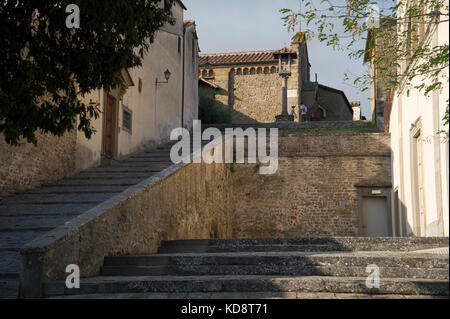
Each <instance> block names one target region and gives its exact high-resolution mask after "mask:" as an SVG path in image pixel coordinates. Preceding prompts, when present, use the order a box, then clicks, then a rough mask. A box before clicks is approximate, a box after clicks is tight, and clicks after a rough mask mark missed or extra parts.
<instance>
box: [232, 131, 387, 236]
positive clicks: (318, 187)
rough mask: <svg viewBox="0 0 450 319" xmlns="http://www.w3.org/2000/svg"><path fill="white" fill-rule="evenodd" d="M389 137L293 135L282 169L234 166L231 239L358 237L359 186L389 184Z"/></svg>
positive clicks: (284, 143) (284, 144)
mask: <svg viewBox="0 0 450 319" xmlns="http://www.w3.org/2000/svg"><path fill="white" fill-rule="evenodd" d="M390 162H391V159H390V148H389V135H387V134H382V133H380V134H378V133H376V134H373V133H371V134H360V133H333V134H317V133H316V134H289V135H286V136H284V137H281V138H280V142H279V169H278V172H277V173H276V174H275V175H272V176H263V175H259V173H258V170H257V169H256V168H255V165H249V164H247V165H235V167H234V173H233V178H234V183H233V203H234V213H233V238H265V237H304V236H358V235H359V234H358V232H359V208H358V189H357V187H356V186H357V184H364V185H388V184H390V183H391V168H390Z"/></svg>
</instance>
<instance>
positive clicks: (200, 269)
mask: <svg viewBox="0 0 450 319" xmlns="http://www.w3.org/2000/svg"><path fill="white" fill-rule="evenodd" d="M439 247H448V238H296V239H226V240H189V241H167V242H163V243H162V246H161V248H160V250H159V253H158V254H154V255H146V256H122V257H109V258H105V261H104V266H103V269H102V274H101V276H99V277H95V278H87V279H82V280H81V287H80V289H73V290H69V289H67V288H66V287H65V284H64V283H63V282H57V283H50V284H47V285H46V286H45V293H46V296H47V297H50V298H148V299H153V298H155V299H158V298H164V299H166V298H169V299H170V298H175V299H176V298H181V299H185V298H188V299H195V298H202V299H203V298H206V299H208V298H231V299H246V298H257V299H259V298H289V299H295V298H302V299H307V298H338V299H339V298H448V293H449V269H448V267H449V256H448V254H440V253H439V250H437V251H436V252H433V251H429V252H428V253H423V252H419V250H424V249H433V248H439ZM430 252H431V253H430ZM369 265H377V266H378V267H379V271H380V287H379V288H368V287H367V286H366V279H367V276H368V275H369V274H368V273H367V272H366V269H367V266H369Z"/></svg>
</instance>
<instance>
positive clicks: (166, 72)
mask: <svg viewBox="0 0 450 319" xmlns="http://www.w3.org/2000/svg"><path fill="white" fill-rule="evenodd" d="M171 75H172V73H170V71H169V69H167V70H166V71H165V72H164V77H165V78H166V81H165V82H160V81H158V78H156V84H157V85H158V84H167V83H169V80H170V76H171Z"/></svg>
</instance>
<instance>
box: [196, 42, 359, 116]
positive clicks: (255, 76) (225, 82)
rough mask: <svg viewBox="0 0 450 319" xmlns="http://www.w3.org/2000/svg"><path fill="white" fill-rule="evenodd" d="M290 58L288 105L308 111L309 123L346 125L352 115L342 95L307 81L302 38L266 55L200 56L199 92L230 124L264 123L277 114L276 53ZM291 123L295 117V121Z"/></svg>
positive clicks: (279, 85) (279, 97)
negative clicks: (224, 109) (204, 90)
mask: <svg viewBox="0 0 450 319" xmlns="http://www.w3.org/2000/svg"><path fill="white" fill-rule="evenodd" d="M281 51H283V52H285V53H288V54H290V56H291V58H292V61H291V63H292V76H291V77H290V78H289V80H288V88H287V89H288V105H289V108H290V106H296V112H297V113H298V107H297V106H299V105H300V104H301V102H303V103H304V104H305V105H306V106H308V114H307V118H308V119H309V120H311V121H347V120H348V121H351V120H352V119H353V110H352V106H351V104H350V102H349V101H348V99H347V97H346V96H345V93H344V92H342V91H340V90H336V89H333V88H330V87H328V86H325V85H321V84H319V83H318V82H317V77H316V79H315V81H314V82H313V81H311V79H310V77H311V74H310V69H311V64H310V63H309V57H308V48H307V43H306V39H305V38H304V37H303V36H302V37H300V38H298V39H296V40H294V42H292V44H291V48H290V49H289V48H283V49H282V50H277V51H274V50H269V51H251V52H237V53H219V54H203V55H200V61H199V75H200V87H205V86H206V87H208V86H209V87H210V91H214V93H215V94H214V96H215V99H216V100H217V101H219V102H221V103H223V105H224V106H228V107H230V108H231V109H232V117H233V123H242V124H243V123H254V122H260V123H270V122H274V121H275V117H276V116H277V115H279V114H281V112H282V94H281V92H282V79H281V78H280V76H279V75H278V71H279V61H278V59H277V58H276V54H277V53H279V52H281ZM296 120H297V121H298V120H299V117H298V116H296Z"/></svg>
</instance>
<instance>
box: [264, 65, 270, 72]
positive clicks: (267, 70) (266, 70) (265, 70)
mask: <svg viewBox="0 0 450 319" xmlns="http://www.w3.org/2000/svg"><path fill="white" fill-rule="evenodd" d="M269 72H270V70H269V68H268V67H267V66H266V67H265V68H264V74H269Z"/></svg>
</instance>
